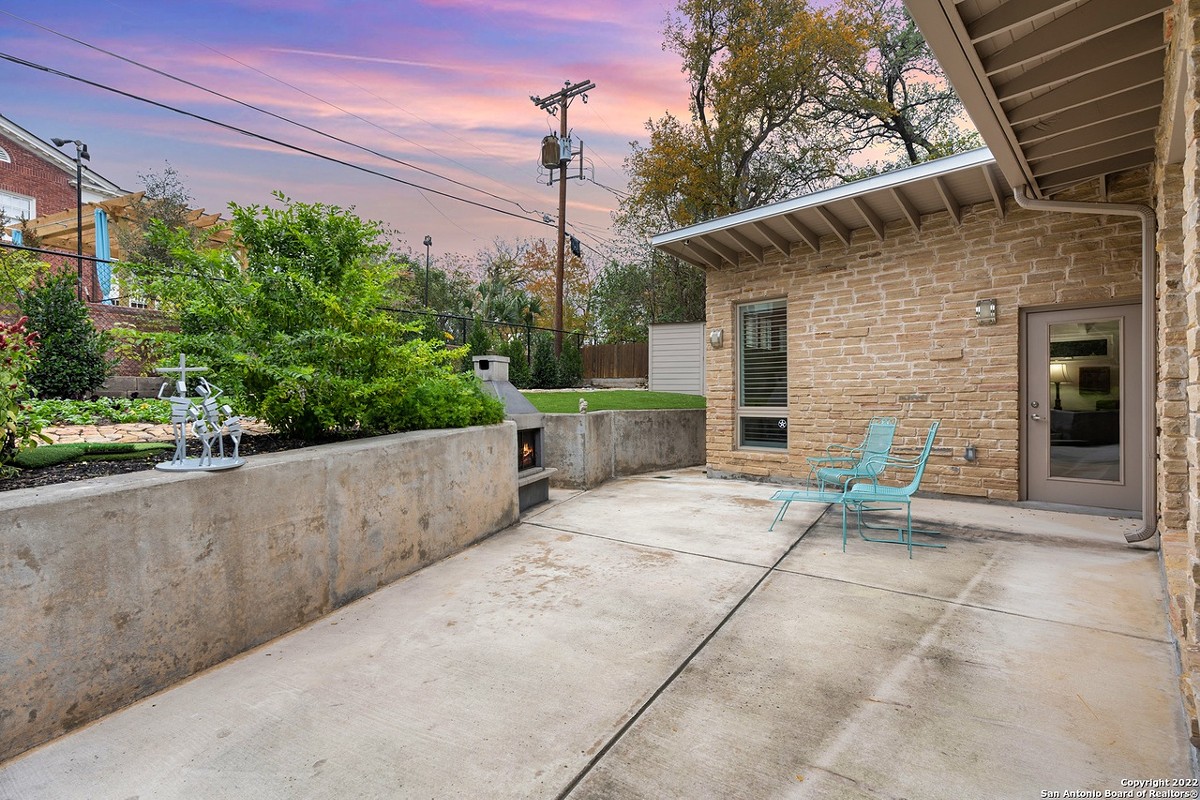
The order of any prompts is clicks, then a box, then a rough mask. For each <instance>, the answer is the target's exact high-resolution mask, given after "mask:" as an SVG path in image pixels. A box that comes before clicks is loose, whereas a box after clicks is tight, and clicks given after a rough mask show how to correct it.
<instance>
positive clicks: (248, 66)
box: [107, 0, 615, 230]
mask: <svg viewBox="0 0 1200 800" xmlns="http://www.w3.org/2000/svg"><path fill="white" fill-rule="evenodd" d="M107 2H108V4H109V5H111V6H114V7H116V8H124V9H125V10H126V11H132V9H129V8H128V7H125V6H122V5H121V4H119V3H116V2H114V0H107ZM184 38H186V39H188V40H189V41H191V42H192V43H194V44H196V45H198V46H200V47H203V48H204V49H205V50H208V51H209V52H210V53H215V54H216V55H219V56H221V57H222V58H225V59H227V60H229V61H232V62H233V63H235V64H237V65H239V66H241V67H243V68H244V69H247V70H250V71H251V72H255V73H257V74H259V75H262V76H263V77H265V78H267V79H269V80H272V81H274V82H276V83H278V84H280V85H281V86H286V87H288V88H289V89H292V90H293V91H296V92H299V93H300V94H302V95H304V96H305V97H310V98H312V99H313V100H316V101H317V102H319V103H323V104H324V105H327V106H329V107H330V108H332V109H335V110H337V111H340V112H341V113H343V114H346V115H348V116H350V117H353V118H354V119H357V120H359V121H361V122H363V123H365V124H367V125H370V126H371V127H373V128H376V129H377V130H380V131H382V132H384V133H386V134H388V135H389V136H394V137H396V138H397V139H400V140H401V141H404V142H408V143H409V144H411V145H413V146H414V147H419V148H421V149H422V150H424V151H425V152H427V153H430V154H432V155H434V156H437V157H438V158H441V159H443V160H445V161H448V162H449V163H451V164H454V165H455V166H457V167H459V168H460V169H463V170H466V171H467V172H470V173H473V174H475V175H478V176H479V177H481V178H484V179H485V180H488V181H491V182H492V183H494V184H497V185H504V184H502V183H501V182H500V181H498V180H496V179H495V178H492V177H491V176H489V175H486V174H484V173H482V172H480V171H479V170H477V169H474V168H472V167H470V166H468V165H466V164H463V163H462V162H459V161H456V160H455V159H453V158H450V157H449V156H446V155H444V154H442V153H439V152H438V151H436V150H434V149H433V148H431V147H427V146H426V145H423V144H421V143H420V142H416V141H413V140H412V139H409V138H407V137H405V136H402V135H401V134H399V133H396V132H395V131H393V130H391V129H389V128H385V127H383V126H382V125H379V124H377V123H375V122H373V121H371V120H369V119H367V118H366V117H363V116H360V115H358V114H355V113H354V112H353V111H349V110H347V109H344V108H342V107H341V106H339V105H337V104H336V103H333V102H331V101H329V100H326V99H325V98H323V97H320V96H318V95H315V94H313V93H312V92H310V91H308V90H306V89H303V88H301V87H299V86H296V85H295V84H293V83H289V82H288V81H286V80H284V79H283V78H280V77H278V76H276V75H273V74H271V73H269V72H266V71H265V70H262V69H259V68H258V67H256V66H254V65H253V64H247V63H246V62H244V61H242V60H240V59H238V58H236V57H234V56H231V55H229V54H228V53H225V52H222V51H221V50H217V49H216V48H214V47H211V46H209V45H207V44H205V43H204V42H201V41H199V40H197V39H192V38H191V37H188V36H186V35H185V36H184ZM279 51H280V52H285V53H287V52H293V51H290V50H286V49H280V50H279ZM295 52H299V53H301V54H304V52H305V51H295ZM335 77H337V78H338V79H339V80H341V81H342V82H343V83H348V84H349V85H351V86H353V87H354V88H356V89H358V90H359V91H361V92H364V93H366V94H368V95H370V96H371V97H374V98H375V99H376V100H379V101H380V102H381V103H386V104H387V105H389V106H391V107H392V108H394V109H396V110H398V111H402V112H403V113H405V114H407V115H409V116H410V117H412V118H413V119H416V120H418V121H419V122H421V123H423V124H425V125H428V126H429V127H431V128H433V129H434V130H437V131H440V132H441V133H444V134H446V135H447V136H450V137H452V138H453V139H455V140H457V141H459V142H462V143H463V144H465V145H467V146H468V147H471V148H472V149H474V150H476V151H478V152H479V153H481V154H483V155H485V156H488V157H490V158H493V159H494V158H498V156H496V154H495V153H489V152H487V151H486V150H484V149H482V148H481V147H479V146H478V145H477V144H475V142H473V141H470V140H468V139H464V138H462V137H461V136H458V135H457V134H455V133H454V132H453V131H451V130H448V129H446V128H443V127H441V126H440V125H437V124H436V123H433V122H430V121H429V120H427V119H425V118H424V117H422V116H421V115H419V114H416V113H413V112H412V111H410V110H408V109H407V108H404V107H403V106H400V105H397V104H396V103H393V102H392V101H391V100H388V99H387V98H386V97H382V96H380V95H378V94H376V93H375V92H372V91H371V90H370V89H368V88H366V87H365V86H362V85H360V84H358V83H355V82H354V81H352V80H349V79H348V78H346V77H345V76H344V75H335ZM605 124H606V125H607V124H608V123H607V122H605ZM609 128H610V130H611V126H609ZM614 133H615V131H614ZM601 160H602V161H603V160H604V159H603V156H601ZM605 163H606V164H607V162H605ZM610 169H611V167H610ZM505 188H506V189H508V190H509V191H513V190H514V189H515V191H517V192H518V193H519V194H520V195H522V196H524V197H525V198H527V199H529V200H532V199H533V197H532V195H529V194H528V193H526V192H524V191H522V190H521V189H520V188H517V187H512V186H505ZM507 202H509V203H512V204H513V205H515V206H516V207H517V208H519V209H521V211H523V212H525V213H526V214H541V213H542V212H540V211H537V210H536V209H528V208H525V206H524V205H523V204H522V203H518V202H517V201H515V200H512V199H507ZM439 213H440V212H439ZM443 216H444V215H443ZM455 227H458V226H457V225H456V226H455ZM460 230H461V228H460Z"/></svg>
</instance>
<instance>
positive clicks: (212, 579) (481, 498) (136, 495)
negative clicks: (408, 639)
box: [0, 422, 518, 761]
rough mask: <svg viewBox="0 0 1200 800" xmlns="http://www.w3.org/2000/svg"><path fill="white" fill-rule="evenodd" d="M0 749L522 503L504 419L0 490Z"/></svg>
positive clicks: (318, 611) (292, 623)
mask: <svg viewBox="0 0 1200 800" xmlns="http://www.w3.org/2000/svg"><path fill="white" fill-rule="evenodd" d="M0 519H2V520H4V524H2V525H0V609H3V613H0V676H2V677H3V684H2V685H3V688H2V690H0V761H2V760H4V759H5V758H9V757H11V756H14V755H16V754H18V753H20V752H22V751H24V750H26V749H28V748H30V747H32V746H34V745H37V744H39V743H41V742H44V741H46V740H48V739H50V738H53V737H54V736H57V735H59V734H61V733H64V732H66V731H68V730H70V729H72V728H75V727H77V726H79V725H82V724H84V723H86V722H89V721H91V720H94V719H97V718H98V717H101V716H103V715H104V714H107V713H109V712H111V711H114V710H116V709H118V708H120V707H122V706H124V705H127V704H129V703H132V702H133V701H135V700H137V699H139V698H142V697H145V696H147V695H149V694H153V693H154V692H156V691H158V690H159V689H162V688H164V687H166V686H169V685H170V684H172V683H175V682H177V681H179V680H182V679H183V678H186V677H187V676H189V675H192V674H194V673H196V672H198V671H200V670H202V669H205V668H206V667H210V666H212V665H213V664H216V663H218V662H220V661H223V660H224V659H227V658H229V657H231V656H233V655H236V654H237V653H240V652H242V651H244V650H247V649H249V648H251V647H254V646H255V645H258V644H261V643H263V642H266V641H268V640H270V639H272V638H274V637H276V636H279V635H280V634H283V633H286V632H287V631H289V630H292V629H294V628H296V627H299V626H301V625H303V624H305V623H307V622H309V621H311V620H313V619H316V618H317V617H319V616H321V615H323V614H326V613H328V612H329V611H332V610H333V609H336V608H338V607H339V606H342V605H345V604H346V603H349V602H351V601H352V600H355V599H357V598H359V597H362V596H363V595H366V594H368V593H370V592H372V591H374V590H375V589H377V588H379V587H380V586H383V585H385V584H387V583H390V582H391V581H394V580H396V579H398V578H401V577H403V576H405V575H407V574H409V573H411V572H414V571H416V570H417V569H420V568H421V567H423V566H426V565H428V564H431V563H433V562H435V561H437V560H439V559H441V558H444V557H446V556H448V555H450V554H452V553H455V552H457V551H459V550H461V549H463V548H465V547H467V546H468V545H470V544H471V543H473V542H476V541H478V540H480V539H482V538H484V537H486V536H488V535H489V534H491V533H494V532H495V531H498V530H501V529H503V528H505V527H507V526H509V525H511V524H513V523H514V522H516V521H517V519H518V509H517V463H516V426H515V424H514V423H512V422H505V423H504V424H502V425H495V426H487V427H479V428H467V429H463V430H455V431H423V432H417V433H406V434H397V435H394V436H384V437H379V438H376V439H365V440H360V441H356V442H345V443H341V444H333V445H326V446H322V447H312V448H307V449H304V450H297V451H292V452H289V453H281V454H274V455H269V456H266V455H264V456H255V457H253V458H251V459H250V460H249V462H248V463H247V464H246V465H245V466H243V467H240V468H238V469H236V470H231V471H228V472H221V473H203V474H202V473H173V474H168V473H163V472H148V473H139V474H131V475H123V476H120V477H116V478H111V479H97V480H91V481H82V482H79V483H70V484H63V485H61V486H55V487H48V488H42V489H23V490H17V491H11V492H4V493H0Z"/></svg>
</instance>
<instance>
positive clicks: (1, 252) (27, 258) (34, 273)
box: [0, 221, 50, 305]
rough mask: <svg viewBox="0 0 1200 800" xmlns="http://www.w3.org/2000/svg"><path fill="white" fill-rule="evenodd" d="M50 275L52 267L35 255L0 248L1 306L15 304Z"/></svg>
mask: <svg viewBox="0 0 1200 800" xmlns="http://www.w3.org/2000/svg"><path fill="white" fill-rule="evenodd" d="M0 222H2V221H0ZM49 273H50V265H49V264H47V263H46V262H44V261H42V260H40V259H39V258H37V257H36V256H35V255H34V254H33V253H29V252H25V251H22V250H9V249H8V248H0V305H11V304H15V303H16V302H17V301H18V300H19V299H20V298H21V296H22V295H24V294H25V293H26V292H27V291H29V288H30V287H31V286H34V285H35V284H36V283H37V281H38V280H39V279H40V278H44V277H45V276H47V275H48V274H49Z"/></svg>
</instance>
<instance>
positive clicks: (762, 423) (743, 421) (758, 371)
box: [737, 300, 787, 449]
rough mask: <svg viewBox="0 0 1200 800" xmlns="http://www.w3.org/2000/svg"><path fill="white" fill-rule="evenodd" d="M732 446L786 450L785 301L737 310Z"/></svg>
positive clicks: (770, 302)
mask: <svg viewBox="0 0 1200 800" xmlns="http://www.w3.org/2000/svg"><path fill="white" fill-rule="evenodd" d="M737 426H738V446H739V447H765V448H772V449H786V448H787V302H786V301H785V300H771V301H768V302H765V303H748V304H746V305H743V306H739V307H738V411H737Z"/></svg>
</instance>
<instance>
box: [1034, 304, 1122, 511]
mask: <svg viewBox="0 0 1200 800" xmlns="http://www.w3.org/2000/svg"><path fill="white" fill-rule="evenodd" d="M1139 319H1140V306H1137V305H1128V306H1110V307H1105V308H1088V309H1073V310H1070V311H1044V312H1036V313H1029V314H1027V315H1026V316H1025V331H1024V335H1025V362H1024V365H1023V383H1024V392H1023V403H1024V408H1023V411H1024V414H1023V420H1022V424H1023V426H1024V442H1025V448H1024V457H1023V468H1024V477H1025V490H1026V491H1025V494H1026V499H1029V500H1038V501H1043V502H1049V503H1065V504H1071V505H1082V506H1093V507H1097V508H1119V509H1128V510H1136V509H1139V508H1140V507H1141V496H1142V486H1141V475H1142V471H1141V458H1142V442H1141V434H1140V429H1139V424H1138V421H1139V420H1140V419H1141V413H1142V392H1141V367H1140V353H1141V328H1140V325H1139Z"/></svg>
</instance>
